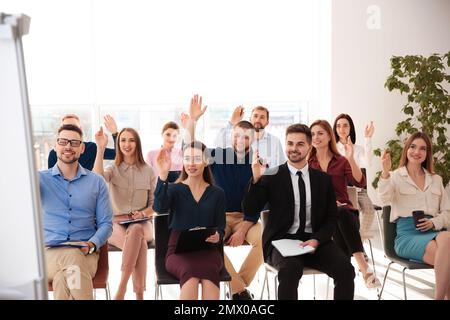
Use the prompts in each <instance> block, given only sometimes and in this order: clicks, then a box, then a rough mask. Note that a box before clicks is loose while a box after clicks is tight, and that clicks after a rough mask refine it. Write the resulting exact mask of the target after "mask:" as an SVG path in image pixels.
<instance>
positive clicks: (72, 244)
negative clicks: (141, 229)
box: [39, 124, 112, 300]
mask: <svg viewBox="0 0 450 320" xmlns="http://www.w3.org/2000/svg"><path fill="white" fill-rule="evenodd" d="M82 136H83V133H82V131H81V129H80V128H79V127H78V126H76V125H71V124H67V125H63V126H62V127H61V128H60V129H59V130H58V138H57V140H56V144H55V152H56V156H57V158H58V160H57V162H56V164H55V165H54V166H53V167H52V168H50V169H48V170H44V171H40V172H39V178H40V180H39V183H40V191H41V204H42V209H43V215H44V216H43V224H44V238H45V244H46V250H45V258H46V264H47V277H48V280H49V281H52V283H53V289H54V298H55V299H58V300H68V299H76V300H78V299H82V300H87V299H92V298H93V295H92V290H93V286H92V278H93V277H94V276H95V273H96V271H97V263H98V259H99V254H98V251H99V249H100V247H101V246H103V245H104V244H105V243H106V241H107V239H108V238H109V236H110V235H111V233H112V208H111V204H110V200H109V193H108V188H107V186H106V183H105V181H104V180H103V178H101V177H100V176H98V175H97V174H95V173H92V172H91V171H89V170H86V169H85V168H83V167H82V166H81V165H80V164H79V159H80V157H81V155H82V154H83V152H84V151H85V145H84V143H83V142H82Z"/></svg>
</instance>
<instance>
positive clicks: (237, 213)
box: [184, 95, 263, 300]
mask: <svg viewBox="0 0 450 320" xmlns="http://www.w3.org/2000/svg"><path fill="white" fill-rule="evenodd" d="M205 111H206V106H205V107H203V108H202V97H199V96H198V95H195V96H194V97H193V98H192V99H191V106H190V110H189V116H187V115H184V117H187V120H186V121H185V122H187V123H186V125H185V127H186V135H185V137H184V143H186V144H189V143H190V142H191V141H195V125H196V122H197V121H198V119H199V118H200V117H201V116H202V115H203V113H204V112H205ZM253 137H254V127H253V125H252V124H251V123H250V122H248V121H240V122H238V123H236V124H235V126H234V127H233V130H232V147H229V148H215V149H207V150H206V152H208V153H209V155H208V156H211V159H214V160H213V162H212V163H211V164H210V168H211V171H212V173H213V176H214V180H215V183H216V185H218V186H219V187H220V188H222V189H223V190H224V191H225V197H226V199H225V200H226V204H225V205H226V227H225V236H224V239H226V240H225V241H226V242H225V244H228V245H230V246H232V247H237V246H240V245H242V244H243V243H244V241H246V242H247V243H249V244H250V245H251V249H250V252H249V254H248V255H247V257H246V258H245V260H244V262H243V263H242V265H241V268H240V270H239V272H236V270H235V269H234V267H233V264H232V263H231V261H230V259H229V258H228V257H227V255H226V254H225V255H224V259H225V267H226V268H227V270H228V272H229V273H230V275H231V291H232V295H233V296H232V298H233V300H251V299H252V298H253V297H252V294H251V293H250V292H249V291H248V290H247V289H246V288H247V287H248V286H249V285H250V283H251V282H252V280H253V278H254V277H255V274H256V272H257V271H258V269H259V267H260V266H261V264H262V262H263V255H262V247H261V224H260V223H259V222H258V217H247V215H246V214H244V213H245V211H244V212H243V211H242V199H243V197H244V193H245V189H246V187H247V185H248V182H249V181H250V179H251V177H252V168H251V159H252V156H251V150H250V146H251V144H252V141H253Z"/></svg>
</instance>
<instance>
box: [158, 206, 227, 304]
mask: <svg viewBox="0 0 450 320" xmlns="http://www.w3.org/2000/svg"><path fill="white" fill-rule="evenodd" d="M153 225H154V228H155V274H156V279H155V300H159V299H160V298H161V299H162V289H161V286H163V285H169V284H179V283H180V281H179V280H178V279H177V278H175V277H174V276H173V275H171V274H170V273H169V272H167V270H166V253H167V244H168V243H169V214H167V213H165V214H157V215H154V216H153ZM222 253H223V247H222ZM220 281H221V282H225V287H224V293H223V296H224V299H226V291H227V288H228V293H229V296H230V297H231V276H230V275H229V274H228V272H227V270H226V268H225V266H224V267H223V268H222V270H221V272H220Z"/></svg>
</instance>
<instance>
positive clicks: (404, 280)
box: [402, 268, 408, 301]
mask: <svg viewBox="0 0 450 320" xmlns="http://www.w3.org/2000/svg"><path fill="white" fill-rule="evenodd" d="M405 271H406V268H403V272H402V274H403V292H404V293H405V301H406V300H408V298H407V297H406V273H405Z"/></svg>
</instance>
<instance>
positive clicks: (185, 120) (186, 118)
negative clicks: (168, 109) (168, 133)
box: [180, 112, 189, 129]
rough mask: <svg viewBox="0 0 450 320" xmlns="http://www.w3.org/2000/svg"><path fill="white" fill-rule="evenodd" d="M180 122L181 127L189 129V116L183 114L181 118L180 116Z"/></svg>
mask: <svg viewBox="0 0 450 320" xmlns="http://www.w3.org/2000/svg"><path fill="white" fill-rule="evenodd" d="M180 120H181V127H182V128H183V129H186V128H187V123H188V121H189V115H188V114H187V113H184V112H182V113H181V116H180Z"/></svg>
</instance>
